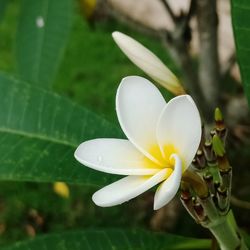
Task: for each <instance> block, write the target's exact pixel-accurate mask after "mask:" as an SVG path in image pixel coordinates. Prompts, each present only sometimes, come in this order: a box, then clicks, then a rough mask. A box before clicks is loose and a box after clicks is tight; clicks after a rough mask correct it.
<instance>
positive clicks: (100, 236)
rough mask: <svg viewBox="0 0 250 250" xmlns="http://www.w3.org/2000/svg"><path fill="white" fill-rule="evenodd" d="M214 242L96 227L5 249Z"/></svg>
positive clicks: (96, 249) (118, 248) (99, 249)
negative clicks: (96, 228)
mask: <svg viewBox="0 0 250 250" xmlns="http://www.w3.org/2000/svg"><path fill="white" fill-rule="evenodd" d="M209 246H210V241H209V240H201V239H192V238H185V237H181V236H176V235H171V234H163V233H152V232H146V231H122V230H105V231H104V230H95V231H94V230H92V231H79V232H68V233H62V234H54V235H48V236H43V237H37V238H35V239H34V240H29V241H26V242H23V243H22V242H21V243H17V244H15V245H12V246H10V247H7V248H3V250H27V249H29V250H40V249H41V250H62V249H63V250H83V249H88V250H105V249H107V250H127V249H130V250H134V249H137V250H144V249H148V250H160V249H162V250H163V249H168V250H174V249H185V250H189V249H190V250H191V249H192V250H194V249H199V250H202V249H209Z"/></svg>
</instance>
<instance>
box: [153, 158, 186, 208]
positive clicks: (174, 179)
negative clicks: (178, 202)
mask: <svg viewBox="0 0 250 250" xmlns="http://www.w3.org/2000/svg"><path fill="white" fill-rule="evenodd" d="M171 157H173V158H174V160H175V166H174V171H173V172H172V174H171V175H170V176H169V177H168V178H167V179H166V180H165V181H164V182H163V183H162V184H161V185H160V186H159V187H158V189H157V191H156V193H155V198H154V210H157V209H160V208H162V207H163V206H165V205H166V204H167V203H168V202H170V201H171V200H172V199H173V198H174V196H175V194H176V193H177V191H178V189H179V186H180V182H181V176H182V164H181V159H180V158H179V157H178V156H177V155H176V154H174V155H172V156H171Z"/></svg>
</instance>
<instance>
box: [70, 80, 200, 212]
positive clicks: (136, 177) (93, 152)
mask: <svg viewBox="0 0 250 250" xmlns="http://www.w3.org/2000/svg"><path fill="white" fill-rule="evenodd" d="M116 112H117V116H118V120H119V123H120V125H121V128H122V130H123V132H124V133H125V135H126V136H127V138H128V140H125V139H94V140H90V141H86V142H83V143H82V144H81V145H80V146H79V147H78V148H77V150H76V152H75V157H76V159H77V160H78V161H79V162H80V163H82V164H84V165H85V166H87V167H90V168H93V169H95V170H98V171H102V172H106V173H110V174H119V175H127V176H126V177H124V178H122V179H120V180H118V181H116V182H114V183H112V184H110V185H108V186H106V187H104V188H102V189H100V190H99V191H97V192H96V193H95V194H94V195H93V197H92V199H93V201H94V203H95V204H96V205H99V206H101V207H109V206H114V205H118V204H121V203H123V202H126V201H128V200H130V199H132V198H134V197H136V196H138V195H140V194H142V193H144V192H145V191H147V190H148V189H150V188H152V187H154V186H155V185H157V184H160V183H161V184H160V185H159V187H158V188H157V190H156V193H155V197H154V209H159V208H161V207H162V206H164V205H165V204H167V203H168V202H169V201H170V200H171V199H172V198H173V197H174V196H175V194H176V192H177V191H178V188H179V185H180V181H181V177H182V173H183V172H184V171H185V170H186V169H187V168H188V166H189V165H190V163H191V161H192V159H193V157H194V155H195V153H196V151H197V148H198V146H199V143H200V139H201V121H200V116H199V112H198V110H197V107H196V105H195V103H194V101H193V100H192V98H191V97H190V96H189V95H181V96H178V97H175V98H173V99H172V100H171V101H169V102H168V103H166V102H165V100H164V98H163V97H162V95H161V93H160V92H159V90H158V89H157V88H156V87H155V86H154V85H153V84H152V83H151V82H149V81H148V80H147V79H145V78H142V77H139V76H129V77H126V78H124V79H123V80H122V82H121V84H120V86H119V88H118V90H117V95H116Z"/></svg>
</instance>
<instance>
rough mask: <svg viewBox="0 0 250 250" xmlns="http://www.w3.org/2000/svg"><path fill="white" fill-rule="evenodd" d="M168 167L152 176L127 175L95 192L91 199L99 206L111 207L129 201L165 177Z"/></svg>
mask: <svg viewBox="0 0 250 250" xmlns="http://www.w3.org/2000/svg"><path fill="white" fill-rule="evenodd" d="M169 171H171V170H169V169H163V170H161V171H159V172H158V173H157V174H155V175H154V176H150V177H148V176H127V177H124V178H123V179H121V180H119V181H116V182H114V183H112V184H110V185H108V186H106V187H104V188H102V189H100V190H99V191H97V192H96V193H94V195H93V197H92V199H93V201H94V203H95V204H96V205H98V206H100V207H111V206H115V205H119V204H121V203H123V202H126V201H129V200H131V199H133V198H135V197H136V196H138V195H140V194H142V193H144V192H145V191H147V190H148V189H150V188H152V187H153V186H155V185H157V184H158V183H160V182H161V181H163V180H164V179H165V178H166V175H167V174H168V173H169Z"/></svg>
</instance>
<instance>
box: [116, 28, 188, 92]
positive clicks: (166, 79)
mask: <svg viewBox="0 0 250 250" xmlns="http://www.w3.org/2000/svg"><path fill="white" fill-rule="evenodd" d="M112 36H113V38H114V40H115V42H116V43H117V45H118V46H119V47H120V49H121V50H122V51H123V53H124V54H125V55H126V56H127V57H128V58H129V59H130V60H131V61H132V62H133V63H134V64H135V65H137V66H138V67H139V68H140V69H142V70H143V71H144V72H145V73H146V74H148V75H149V76H150V77H151V78H153V79H154V80H155V81H156V82H158V83H159V84H161V85H162V86H163V87H165V88H166V89H168V90H169V91H171V92H172V93H174V94H175V95H180V94H184V93H185V92H184V90H183V88H182V86H181V85H180V83H179V80H178V79H177V77H176V76H175V75H174V74H173V73H172V72H171V71H170V70H169V69H168V68H167V67H166V65H165V64H164V63H163V62H162V61H161V60H160V59H159V58H158V57H157V56H156V55H155V54H154V53H152V52H151V51H150V50H148V49H147V48H145V47H144V46H143V45H142V44H140V43H139V42H137V41H136V40H134V39H133V38H131V37H129V36H127V35H125V34H123V33H121V32H118V31H116V32H113V33H112Z"/></svg>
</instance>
